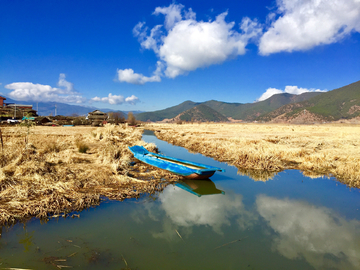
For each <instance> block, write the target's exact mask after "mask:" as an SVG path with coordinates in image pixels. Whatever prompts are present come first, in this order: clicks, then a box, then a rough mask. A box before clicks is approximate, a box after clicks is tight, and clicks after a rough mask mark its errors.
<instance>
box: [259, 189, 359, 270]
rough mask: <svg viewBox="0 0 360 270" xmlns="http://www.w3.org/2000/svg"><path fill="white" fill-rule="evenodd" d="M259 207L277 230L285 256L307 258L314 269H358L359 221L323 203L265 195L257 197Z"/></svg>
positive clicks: (277, 241) (278, 243) (277, 242)
mask: <svg viewBox="0 0 360 270" xmlns="http://www.w3.org/2000/svg"><path fill="white" fill-rule="evenodd" d="M256 208H257V210H258V212H259V214H260V216H261V217H263V218H264V220H266V221H267V223H268V224H269V226H270V227H271V228H272V230H273V231H274V232H275V238H274V242H273V245H274V248H275V250H277V251H278V252H279V253H281V254H282V255H283V256H285V257H286V258H289V259H296V258H300V257H302V258H305V260H307V261H308V262H309V263H310V264H311V265H312V266H313V267H314V268H315V269H359V267H360V246H359V244H358V243H359V241H360V234H359V232H360V225H359V221H357V220H350V221H348V220H346V219H344V218H343V217H341V216H339V215H337V214H336V213H334V212H332V211H331V210H330V209H327V208H324V207H316V206H314V205H310V204H307V203H305V202H301V201H294V200H289V199H285V200H281V199H277V198H272V197H268V196H265V195H261V196H258V197H257V199H256Z"/></svg>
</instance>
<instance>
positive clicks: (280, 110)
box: [136, 81, 360, 122]
mask: <svg viewBox="0 0 360 270" xmlns="http://www.w3.org/2000/svg"><path fill="white" fill-rule="evenodd" d="M200 105H201V106H200ZM210 109H211V110H210ZM214 111H215V112H217V113H218V114H216V113H214ZM359 116H360V81H358V82H355V83H352V84H349V85H347V86H344V87H341V88H337V89H334V90H332V91H328V92H306V93H303V94H301V95H293V94H288V93H282V94H276V95H273V96H271V97H270V98H268V99H266V100H263V101H260V102H254V103H227V102H221V101H216V100H209V101H206V102H193V101H190V100H188V101H185V102H183V103H181V104H179V105H176V106H173V107H170V108H167V109H164V110H159V111H154V112H144V113H140V114H138V115H137V116H136V118H137V119H138V120H141V121H163V120H170V121H171V120H172V121H175V120H177V119H180V120H186V121H214V122H222V121H224V119H234V120H242V121H279V122H292V121H293V122H294V121H305V122H306V121H308V122H309V121H310V122H311V121H315V120H316V121H336V120H340V119H351V118H355V117H359Z"/></svg>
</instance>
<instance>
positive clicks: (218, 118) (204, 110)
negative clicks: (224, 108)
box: [176, 104, 228, 122]
mask: <svg viewBox="0 0 360 270" xmlns="http://www.w3.org/2000/svg"><path fill="white" fill-rule="evenodd" d="M176 118H178V119H180V120H183V121H196V122H208V121H209V122H226V121H228V119H227V118H226V117H225V116H224V115H222V114H221V113H219V112H217V111H215V110H214V109H212V108H210V107H208V106H206V105H204V104H200V105H198V106H195V107H194V108H191V109H189V110H187V111H185V112H182V113H181V114H179V115H178V116H177V117H176Z"/></svg>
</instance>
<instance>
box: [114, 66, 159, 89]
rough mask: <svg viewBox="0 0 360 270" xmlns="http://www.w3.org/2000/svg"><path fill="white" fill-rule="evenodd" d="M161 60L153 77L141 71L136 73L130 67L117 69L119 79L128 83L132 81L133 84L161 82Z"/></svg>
mask: <svg viewBox="0 0 360 270" xmlns="http://www.w3.org/2000/svg"><path fill="white" fill-rule="evenodd" d="M160 66H161V64H160V62H158V67H157V69H156V70H155V72H154V74H153V76H151V77H146V76H144V75H142V74H139V73H135V72H134V70H133V69H131V68H128V69H118V70H117V75H118V80H119V81H120V82H127V83H132V84H144V83H147V82H160V81H161V78H160V74H159V73H160Z"/></svg>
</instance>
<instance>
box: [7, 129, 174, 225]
mask: <svg viewBox="0 0 360 270" xmlns="http://www.w3.org/2000/svg"><path fill="white" fill-rule="evenodd" d="M1 130H2V135H3V136H2V137H3V149H2V151H1V152H0V224H13V223H16V222H18V221H23V220H26V219H29V218H32V217H37V218H41V219H48V218H49V217H51V216H53V215H55V216H57V215H63V216H64V215H65V216H66V214H67V213H69V212H72V211H80V210H82V209H84V208H87V207H90V206H92V205H96V204H99V203H100V201H101V199H102V197H107V198H109V199H114V200H124V199H126V198H137V197H139V196H140V195H141V194H143V193H154V192H159V191H161V190H163V188H164V187H165V186H166V185H167V184H168V183H170V182H172V181H175V180H177V179H178V177H177V176H174V175H172V174H169V173H167V172H165V171H162V170H158V169H155V168H153V167H150V166H148V165H146V164H143V163H140V162H137V160H134V159H133V158H132V154H131V153H130V151H129V150H128V146H133V145H136V144H138V145H143V146H144V147H146V148H147V149H148V150H150V151H156V146H155V145H154V144H148V143H145V142H143V141H141V136H142V131H141V130H140V129H136V128H131V127H127V126H125V125H123V126H114V125H106V126H105V127H101V128H92V127H33V128H31V129H30V132H29V134H28V130H27V129H25V128H21V127H8V128H4V127H2V128H1ZM26 142H27V143H26ZM0 147H1V146H0ZM163 179H166V182H165V181H164V180H163Z"/></svg>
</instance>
